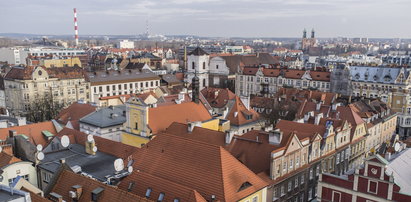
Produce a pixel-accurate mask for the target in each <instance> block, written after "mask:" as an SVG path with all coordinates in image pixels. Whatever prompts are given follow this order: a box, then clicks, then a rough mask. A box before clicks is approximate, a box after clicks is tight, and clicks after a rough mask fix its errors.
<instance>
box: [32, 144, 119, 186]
mask: <svg viewBox="0 0 411 202" xmlns="http://www.w3.org/2000/svg"><path fill="white" fill-rule="evenodd" d="M97 147H98V145H97ZM44 156H45V157H44V160H42V161H41V162H40V164H39V167H40V168H42V169H44V170H47V171H50V172H56V171H57V169H58V168H59V166H60V159H63V158H64V159H65V161H66V164H67V165H68V166H70V167H73V166H80V167H81V171H82V172H85V173H87V174H90V175H91V176H93V177H94V178H96V179H98V180H100V181H105V180H106V179H105V178H104V177H105V176H107V175H113V174H114V173H115V172H116V171H115V170H114V164H113V163H114V160H116V159H117V157H115V156H112V155H109V154H106V153H103V152H99V151H97V153H96V155H90V154H87V153H86V152H85V147H84V146H83V145H79V144H71V145H69V146H68V149H65V150H60V151H54V152H50V153H46V154H45V155H44Z"/></svg>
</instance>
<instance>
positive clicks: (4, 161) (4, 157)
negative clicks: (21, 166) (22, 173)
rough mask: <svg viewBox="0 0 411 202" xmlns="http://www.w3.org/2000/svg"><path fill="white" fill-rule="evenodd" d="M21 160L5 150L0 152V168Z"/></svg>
mask: <svg viewBox="0 0 411 202" xmlns="http://www.w3.org/2000/svg"><path fill="white" fill-rule="evenodd" d="M20 161H21V160H20V159H18V158H16V157H14V156H13V155H10V154H8V153H5V152H0V168H2V167H4V166H7V165H9V164H12V163H15V162H20Z"/></svg>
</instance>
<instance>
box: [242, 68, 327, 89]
mask: <svg viewBox="0 0 411 202" xmlns="http://www.w3.org/2000/svg"><path fill="white" fill-rule="evenodd" d="M235 86H236V94H237V95H251V94H253V95H258V94H271V95H272V94H275V93H276V92H277V91H278V90H279V89H280V88H282V87H294V88H298V89H309V90H319V91H323V92H329V91H330V72H322V71H309V70H307V71H304V70H297V69H283V68H268V67H264V66H260V67H258V68H256V67H246V68H244V69H242V70H240V72H239V73H238V75H237V76H236V85H235Z"/></svg>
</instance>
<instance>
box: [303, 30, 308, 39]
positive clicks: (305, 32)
mask: <svg viewBox="0 0 411 202" xmlns="http://www.w3.org/2000/svg"><path fill="white" fill-rule="evenodd" d="M305 38H307V30H305V28H304V31H303V39H305Z"/></svg>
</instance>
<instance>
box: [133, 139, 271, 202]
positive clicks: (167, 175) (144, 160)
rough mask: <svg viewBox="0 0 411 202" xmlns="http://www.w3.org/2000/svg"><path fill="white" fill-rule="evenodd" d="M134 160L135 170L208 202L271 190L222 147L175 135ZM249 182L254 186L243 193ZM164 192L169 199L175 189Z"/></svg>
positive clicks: (151, 145) (145, 149)
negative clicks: (265, 189)
mask: <svg viewBox="0 0 411 202" xmlns="http://www.w3.org/2000/svg"><path fill="white" fill-rule="evenodd" d="M134 159H135V163H134V165H133V167H134V170H140V171H141V172H146V173H148V174H151V175H153V176H156V177H159V178H162V179H165V180H168V181H171V182H175V183H178V184H180V185H182V186H185V187H190V188H191V189H194V190H196V191H198V193H200V194H201V196H202V197H203V198H204V199H206V200H210V197H211V195H215V196H216V200H220V201H238V200H240V199H242V198H244V197H246V196H249V195H250V194H252V193H255V192H256V191H258V190H261V189H262V188H264V187H266V186H267V184H266V183H265V182H264V181H263V180H261V179H260V178H259V177H258V176H257V175H255V174H254V173H253V172H252V171H250V170H249V169H248V168H247V167H246V166H244V165H243V164H241V163H240V162H239V161H238V160H237V159H235V158H234V157H233V156H232V155H231V154H230V153H229V152H227V151H226V150H225V149H223V148H222V147H220V146H215V145H211V144H206V143H203V142H199V141H195V140H190V139H186V138H182V137H178V136H174V135H159V136H158V137H156V138H154V139H153V140H151V141H150V142H149V143H148V144H146V145H145V146H144V147H143V148H142V150H141V152H138V154H137V155H136V156H134ZM135 173H136V172H134V173H133V174H131V176H133V175H135ZM131 176H130V177H131ZM125 180H127V179H125ZM246 182H248V183H250V184H251V186H250V187H248V188H245V189H243V190H240V187H241V186H242V185H243V184H244V183H246ZM137 184H138V182H137ZM137 186H138V185H137ZM164 189H165V190H163V192H164V193H166V195H167V192H170V190H173V187H169V186H167V187H164Z"/></svg>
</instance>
